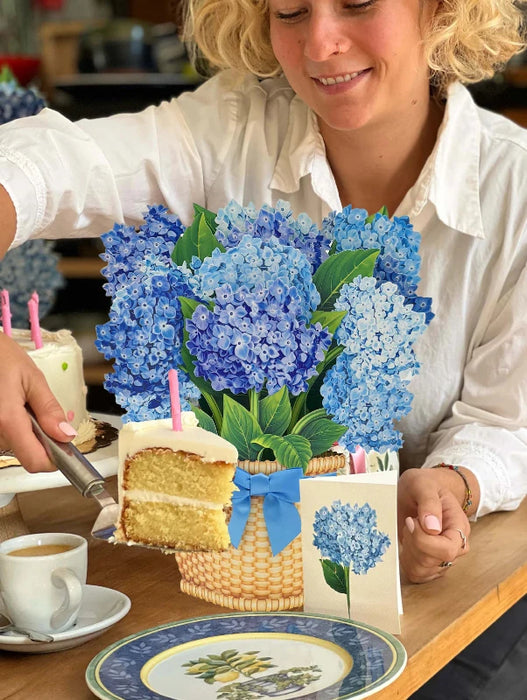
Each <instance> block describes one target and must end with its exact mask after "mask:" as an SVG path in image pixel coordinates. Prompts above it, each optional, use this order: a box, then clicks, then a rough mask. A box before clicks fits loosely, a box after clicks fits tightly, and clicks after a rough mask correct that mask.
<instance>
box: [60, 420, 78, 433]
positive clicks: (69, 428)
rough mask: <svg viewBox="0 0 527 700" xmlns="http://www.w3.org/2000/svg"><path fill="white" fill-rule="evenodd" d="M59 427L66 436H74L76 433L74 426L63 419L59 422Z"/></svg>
mask: <svg viewBox="0 0 527 700" xmlns="http://www.w3.org/2000/svg"><path fill="white" fill-rule="evenodd" d="M59 428H60V429H61V430H62V432H63V433H64V435H67V436H68V437H75V436H76V435H77V431H76V430H75V428H74V427H73V426H72V425H70V424H69V423H66V421H65V420H63V421H62V423H59Z"/></svg>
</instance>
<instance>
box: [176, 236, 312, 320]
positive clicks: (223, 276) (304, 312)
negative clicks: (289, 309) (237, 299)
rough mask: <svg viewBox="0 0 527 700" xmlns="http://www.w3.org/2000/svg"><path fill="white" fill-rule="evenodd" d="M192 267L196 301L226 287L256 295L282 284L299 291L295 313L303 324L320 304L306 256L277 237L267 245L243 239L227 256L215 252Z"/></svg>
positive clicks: (259, 240) (272, 238)
mask: <svg viewBox="0 0 527 700" xmlns="http://www.w3.org/2000/svg"><path fill="white" fill-rule="evenodd" d="M191 267H192V274H190V272H189V278H188V284H189V286H190V288H191V289H192V290H193V292H194V294H195V296H196V297H197V298H202V299H211V298H212V297H213V296H214V294H215V292H216V290H217V289H218V287H220V286H221V285H223V284H230V285H231V286H232V287H233V288H234V289H237V288H241V287H245V288H246V289H247V290H248V291H253V290H255V289H257V288H262V289H270V288H271V286H272V283H273V282H280V284H281V285H282V286H283V287H284V288H293V287H294V288H296V291H297V296H296V298H295V311H296V312H297V313H298V317H299V320H302V321H307V320H308V319H309V318H310V317H311V312H312V311H314V309H316V307H317V305H318V304H319V302H320V294H319V293H318V291H317V288H316V287H315V285H314V284H313V279H312V275H311V269H310V265H309V262H308V260H307V258H306V256H305V255H304V254H303V253H302V252H301V251H300V250H298V249H296V248H293V247H292V246H290V245H284V244H282V243H280V242H279V241H278V239H276V238H275V237H274V236H271V237H270V238H269V240H268V241H264V240H262V239H259V238H252V237H251V236H249V235H244V236H242V238H241V240H240V242H239V243H238V244H237V245H235V246H233V247H232V248H228V249H227V250H226V251H225V252H221V250H220V249H219V248H216V249H215V250H214V251H213V252H212V255H211V256H210V257H208V258H205V260H203V261H200V260H199V259H198V258H194V259H193V261H192V264H191Z"/></svg>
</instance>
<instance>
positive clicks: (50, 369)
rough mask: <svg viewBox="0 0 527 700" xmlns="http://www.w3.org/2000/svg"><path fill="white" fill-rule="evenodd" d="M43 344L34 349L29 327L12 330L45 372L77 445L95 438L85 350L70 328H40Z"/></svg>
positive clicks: (17, 340) (13, 335)
mask: <svg viewBox="0 0 527 700" xmlns="http://www.w3.org/2000/svg"><path fill="white" fill-rule="evenodd" d="M41 336H42V347H41V348H39V349H35V344H34V343H33V341H32V340H31V332H30V331H29V330H22V329H16V328H15V329H13V331H12V338H13V340H14V341H16V342H17V343H18V344H19V345H20V346H21V347H23V348H24V350H26V352H27V353H28V355H29V356H30V357H31V359H32V360H33V362H34V363H35V364H36V365H37V367H38V368H39V369H40V370H41V372H43V374H44V376H45V377H46V381H47V383H48V384H49V388H50V389H51V391H52V392H53V394H54V396H55V398H56V399H57V401H58V402H59V404H60V405H61V407H62V410H63V411H64V413H65V414H66V418H67V420H68V422H69V423H71V425H72V426H73V427H74V428H75V430H76V431H77V437H76V438H75V439H74V441H73V442H74V443H75V445H81V444H85V443H89V442H90V441H93V440H94V439H95V431H96V427H95V422H94V421H92V420H91V418H90V416H89V414H88V411H87V410H86V394H87V388H86V384H85V383H84V371H83V361H82V351H81V348H80V347H79V345H78V343H77V341H76V340H75V338H74V337H73V335H72V334H71V331H68V330H65V329H64V330H60V331H57V332H55V333H52V332H51V331H46V330H44V329H41Z"/></svg>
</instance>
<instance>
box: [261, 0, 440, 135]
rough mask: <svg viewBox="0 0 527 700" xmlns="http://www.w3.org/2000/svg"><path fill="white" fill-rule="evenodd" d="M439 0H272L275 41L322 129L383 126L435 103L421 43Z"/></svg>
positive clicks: (297, 89)
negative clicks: (420, 106)
mask: <svg viewBox="0 0 527 700" xmlns="http://www.w3.org/2000/svg"><path fill="white" fill-rule="evenodd" d="M435 7H436V0H353V1H352V2H343V1H342V0H269V17H270V32H271V43H272V46H273V50H274V53H275V56H276V58H277V60H278V62H279V63H280V65H281V67H282V70H283V72H284V74H285V76H286V78H287V79H288V81H289V83H290V85H291V87H292V88H293V90H294V91H295V92H296V93H297V94H298V95H299V96H300V97H301V98H302V99H303V100H304V102H306V104H308V105H309V106H310V107H311V108H312V109H313V110H314V112H315V113H316V114H317V115H318V117H319V120H320V122H321V129H322V130H323V132H324V129H327V128H329V129H335V130H339V131H340V130H355V129H360V128H361V127H364V126H367V125H373V126H374V127H380V128H383V127H385V126H386V125H388V124H390V123H391V122H393V120H394V119H397V118H401V119H405V118H409V116H408V115H410V114H412V115H415V108H414V105H415V104H417V103H422V104H425V103H426V104H427V103H428V92H429V87H428V67H427V65H426V61H425V59H424V57H423V52H422V47H421V42H422V37H423V27H425V26H426V22H427V21H429V19H430V17H431V14H432V13H433V11H434V9H435Z"/></svg>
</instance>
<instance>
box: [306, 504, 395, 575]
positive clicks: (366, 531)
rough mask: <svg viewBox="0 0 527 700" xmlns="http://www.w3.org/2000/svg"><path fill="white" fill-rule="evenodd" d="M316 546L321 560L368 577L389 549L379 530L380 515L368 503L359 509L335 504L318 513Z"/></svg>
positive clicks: (314, 539)
mask: <svg viewBox="0 0 527 700" xmlns="http://www.w3.org/2000/svg"><path fill="white" fill-rule="evenodd" d="M313 531H314V538H313V544H314V545H315V547H316V548H317V549H318V550H319V551H320V554H321V555H322V557H324V558H326V559H329V560H330V561H331V562H333V563H335V564H340V565H342V566H345V567H349V569H350V571H353V573H354V574H366V573H367V572H368V571H369V570H370V569H372V568H374V567H375V566H376V565H377V564H378V563H379V562H380V561H381V560H382V556H383V554H384V553H385V552H386V550H387V549H388V547H389V546H390V544H391V542H390V538H389V537H388V535H387V534H385V533H383V532H379V531H378V530H377V512H376V511H375V509H373V508H372V507H371V506H370V505H369V504H368V503H365V504H364V505H363V506H359V505H358V504H357V503H355V505H353V506H352V505H351V504H349V503H342V502H341V501H340V500H339V501H334V502H333V503H332V505H331V507H330V508H327V507H326V506H323V507H322V508H320V510H318V511H316V513H315V519H314V522H313Z"/></svg>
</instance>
